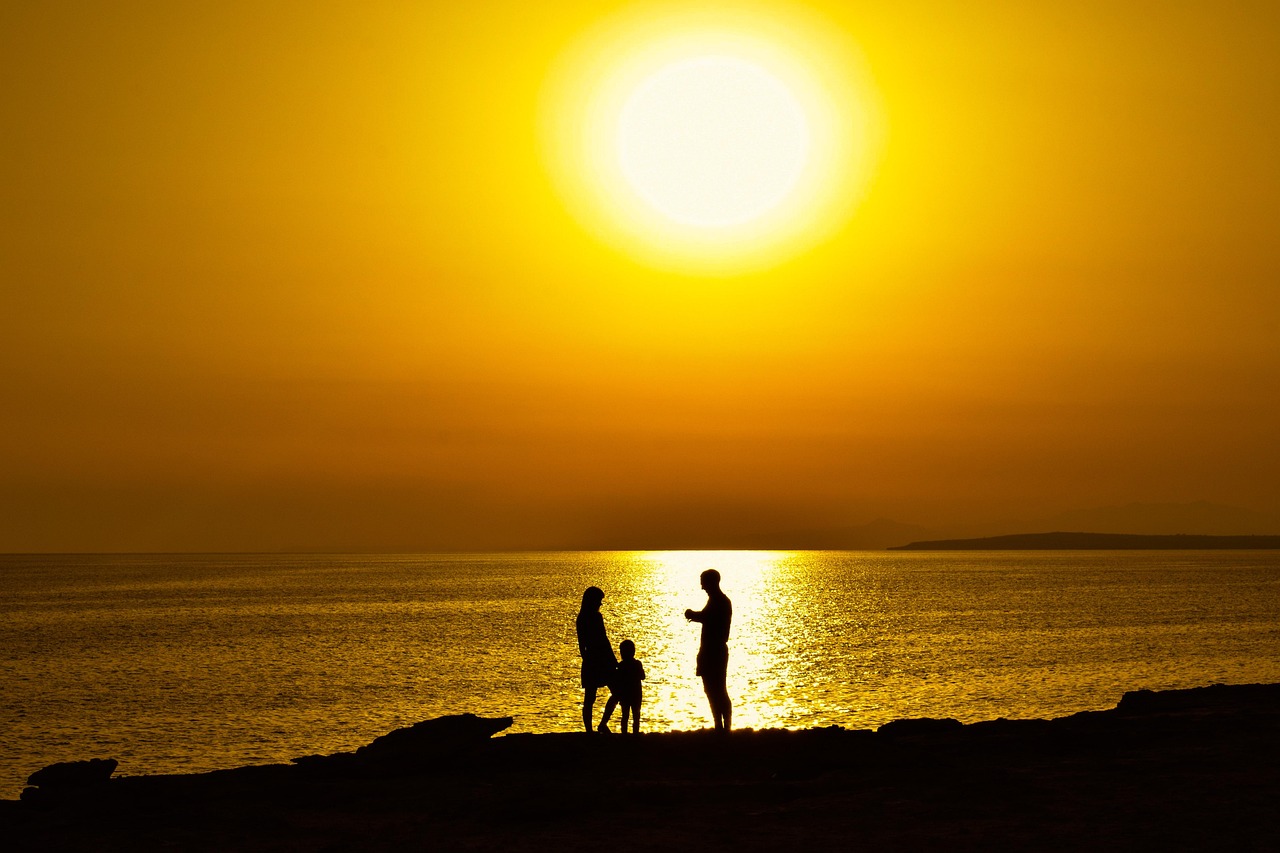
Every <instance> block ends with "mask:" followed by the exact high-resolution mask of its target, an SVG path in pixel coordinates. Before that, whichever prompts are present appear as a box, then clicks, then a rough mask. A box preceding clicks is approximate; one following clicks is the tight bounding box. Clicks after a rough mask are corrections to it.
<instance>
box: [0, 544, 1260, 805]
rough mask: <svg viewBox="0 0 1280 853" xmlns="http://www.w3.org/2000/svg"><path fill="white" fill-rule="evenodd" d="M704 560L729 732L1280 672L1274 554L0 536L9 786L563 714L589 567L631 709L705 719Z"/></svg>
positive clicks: (652, 724)
mask: <svg viewBox="0 0 1280 853" xmlns="http://www.w3.org/2000/svg"><path fill="white" fill-rule="evenodd" d="M707 568H716V569H719V570H720V572H721V574H722V575H723V577H724V584H723V585H724V589H725V591H726V592H727V593H728V594H729V596H730V597H731V598H732V599H733V602H734V609H735V617H734V625H733V636H732V637H731V639H730V649H731V658H730V676H729V686H730V693H731V695H732V697H733V700H734V706H735V707H734V722H735V725H736V726H738V727H755V728H761V727H775V726H776V727H791V728H794V727H802V726H823V725H830V724H839V725H843V726H847V727H853V728H867V727H874V726H878V725H880V724H881V723H884V722H887V721H889V720H892V719H896V718H901V717H913V716H935V717H941V716H953V717H957V718H959V719H961V720H964V721H973V720H981V719H991V718H995V717H1001V716H1004V717H1051V716H1061V715H1064V714H1069V713H1072V712H1075V711H1079V710H1085V709H1097V708H1107V707H1111V706H1113V705H1114V704H1115V703H1116V701H1117V700H1118V699H1119V698H1120V695H1121V694H1122V693H1123V692H1124V691H1126V690H1132V689H1136V688H1142V687H1146V688H1154V689H1161V688H1176V687H1194V686H1199V685H1204V684H1211V683H1214V682H1227V683H1244V682H1255V681H1266V682H1277V681H1280V553H1277V552H1222V551H1217V552H999V553H955V552H953V553H879V552H630V553H597V552H592V553H562V554H542V553H539V554H496V555H426V556H419V555H415V556H383V555H379V556H329V555H324V556H279V555H213V556H209V555H108V556H3V557H0V617H2V618H0V700H2V701H0V732H2V733H3V734H2V735H0V797H5V798H9V797H13V796H16V794H17V793H18V791H19V790H20V788H21V785H22V783H23V780H24V779H25V777H26V776H27V775H28V774H30V773H31V772H32V771H34V770H36V769H39V768H40V767H42V766H44V765H45V764H48V763H50V762H53V761H62V760H70V759H78V758H88V757H115V758H118V759H120V770H119V772H120V773H121V774H140V773H161V772H188V771H199V770H208V769H214V768H219V767H233V766H239V765H242V764H249V763H264V762H279V761H288V759H290V758H291V757H293V756H297V755H305V754H311V753H317V752H334V751H338V750H347V749H352V748H354V747H357V746H360V745H362V744H364V743H367V742H368V741H370V740H372V739H373V738H374V737H376V736H378V735H380V734H383V733H385V732H387V731H389V730H391V729H393V728H396V727H398V726H404V725H409V724H411V723H413V722H416V721H418V720H422V719H426V718H429V717H434V716H437V715H441V714H451V713H462V712H467V711H471V712H474V713H477V714H481V715H485V716H503V715H507V714H511V715H514V716H515V718H516V723H515V726H514V728H513V731H571V730H575V729H576V728H577V727H578V725H579V708H580V705H579V703H580V701H581V691H580V689H579V687H578V655H577V646H576V640H575V636H574V628H573V622H574V616H575V614H576V612H577V608H578V602H579V599H580V596H581V593H582V590H583V589H584V588H585V587H586V586H589V585H592V584H595V585H597V586H600V587H602V588H603V589H604V590H605V592H606V598H605V602H604V607H603V613H604V617H605V624H606V626H607V627H608V630H609V633H610V638H611V639H612V641H613V642H614V644H615V646H616V644H617V643H618V642H619V641H621V640H623V639H627V638H629V639H632V640H634V641H635V643H636V646H637V650H638V652H637V656H638V657H639V658H640V659H641V660H642V661H643V662H644V665H645V669H646V670H647V671H648V675H649V680H648V681H647V682H646V687H645V690H646V693H645V705H644V728H645V729H646V730H649V731H662V730H669V729H691V728H701V727H703V726H704V725H707V716H706V709H705V699H704V698H703V696H702V692H701V687H700V683H699V681H698V680H697V678H696V677H695V676H694V655H695V653H696V651H697V645H698V634H697V631H698V628H697V626H696V625H691V624H688V623H686V622H685V620H684V618H683V616H682V614H683V611H684V609H685V608H686V607H694V608H700V607H701V606H702V604H703V602H704V601H705V595H704V594H703V593H702V592H701V590H699V588H698V574H699V573H700V572H701V571H702V570H704V569H707ZM597 710H599V709H598V708H597Z"/></svg>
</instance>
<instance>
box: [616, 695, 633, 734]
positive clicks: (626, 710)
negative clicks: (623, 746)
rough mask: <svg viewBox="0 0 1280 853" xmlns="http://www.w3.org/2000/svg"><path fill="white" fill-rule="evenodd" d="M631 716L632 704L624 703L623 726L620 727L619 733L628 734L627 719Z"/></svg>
mask: <svg viewBox="0 0 1280 853" xmlns="http://www.w3.org/2000/svg"><path fill="white" fill-rule="evenodd" d="M630 714H631V703H629V702H623V703H622V725H621V726H619V727H618V731H619V732H620V733H622V734H624V735H625V734H626V733H627V717H628V716H629V715H630Z"/></svg>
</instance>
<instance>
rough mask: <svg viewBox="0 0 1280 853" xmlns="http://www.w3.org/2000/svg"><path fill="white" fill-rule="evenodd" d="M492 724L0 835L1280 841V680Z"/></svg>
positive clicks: (826, 843) (44, 813) (556, 843)
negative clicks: (929, 711)
mask: <svg viewBox="0 0 1280 853" xmlns="http://www.w3.org/2000/svg"><path fill="white" fill-rule="evenodd" d="M500 726H501V723H499V724H497V725H496V726H494V727H495V728H496V727H500ZM401 731H402V732H403V731H405V730H401ZM486 735H487V732H482V733H481V735H480V741H479V742H478V743H475V744H473V745H470V746H462V745H459V744H456V743H453V744H443V745H441V744H438V743H437V744H435V745H433V746H430V747H429V748H425V749H424V748H422V747H421V744H419V745H418V746H417V747H415V746H413V745H411V744H410V739H409V737H408V736H405V738H404V739H402V740H399V741H397V740H394V739H393V738H389V739H388V740H387V741H386V742H385V743H383V745H382V746H383V750H382V752H381V753H378V754H377V755H375V756H374V757H377V758H378V760H377V761H370V760H364V758H367V757H368V756H365V755H364V753H363V752H362V754H361V755H362V756H363V757H361V756H353V755H343V756H336V757H317V758H314V759H312V760H309V761H306V762H304V763H302V764H299V765H295V766H290V765H272V766H266V767H248V768H240V769H237V770H227V771H219V772H215V773H205V774H198V775H188V776H138V777H126V778H118V779H112V780H111V781H110V782H107V783H104V784H100V785H98V786H96V787H89V788H83V789H71V790H68V791H66V792H57V796H49V797H46V798H44V799H45V801H44V802H39V799H40V798H33V799H32V800H31V801H28V802H21V803H20V802H17V801H0V830H2V831H3V835H2V836H0V840H2V841H5V842H10V843H13V842H16V846H8V845H6V846H8V849H12V850H19V849H22V850H27V849H30V850H57V849H60V850H136V849H144V850H149V849H173V850H231V849H250V850H334V851H337V850H401V849H432V850H504V851H520V850H587V849H592V850H596V849H601V850H604V849H608V850H664V851H666V850H671V849H692V850H699V851H703V850H735V851H755V850H803V849H808V850H814V849H817V850H826V849H862V850H867V849H873V850H875V849H893V850H898V851H903V850H921V849H947V850H993V849H1036V850H1046V849H1047V850H1053V849H1067V850H1081V849H1089V848H1098V847H1102V848H1107V849H1120V848H1124V849H1175V850H1188V849H1206V850H1207V849H1225V850H1275V849H1280V817H1278V815H1280V806H1278V805H1277V803H1280V769H1278V768H1280V761H1278V759H1280V685H1246V686H1233V687H1222V686H1215V687H1209V688H1200V689H1196V690H1183V691H1169V692H1164V693H1148V692H1139V693H1130V694H1126V696H1125V698H1124V700H1123V701H1122V702H1121V703H1120V705H1119V706H1118V707H1117V708H1116V709H1114V710H1111V711H1100V712H1086V713H1081V714H1076V715H1074V716H1071V717H1066V718H1062V719H1058V720H1050V721H1042V720H1025V721H1004V720H998V721H994V722H987V723H976V724H972V725H968V726H960V725H959V724H958V723H954V722H949V721H904V722H899V723H891V724H889V725H888V726H886V727H884V728H882V729H881V730H880V731H879V732H874V733H873V732H869V731H848V730H844V729H837V728H831V729H815V730H807V731H777V730H771V731H761V732H750V731H743V732H734V733H733V734H732V735H731V736H729V737H727V738H725V737H718V736H716V735H715V734H714V733H712V732H691V733H666V734H648V735H642V736H640V737H638V738H631V737H622V736H619V735H612V736H608V737H606V736H600V735H594V736H588V735H577V734H516V735H508V736H505V737H495V738H493V739H491V740H489V739H485V737H486ZM370 749H372V748H370ZM415 750H416V752H415ZM370 754H371V755H372V753H370ZM395 755H399V758H398V759H395V760H384V759H386V758H388V757H392V758H393V759H394V756H395ZM379 756H381V757H379Z"/></svg>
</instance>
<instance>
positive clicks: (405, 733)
mask: <svg viewBox="0 0 1280 853" xmlns="http://www.w3.org/2000/svg"><path fill="white" fill-rule="evenodd" d="M513 721H514V720H513V718H512V717H497V718H489V717H477V716H476V715H475V714H454V715H453V716H448V717H437V718H436V719H434V720H423V721H422V722H420V723H415V724H413V725H412V726H406V727H405V728H402V729H396V730H395V731H392V732H388V733H387V734H385V735H382V736H381V737H378V738H375V739H374V740H373V742H371V743H369V744H367V745H365V746H362V747H360V748H359V749H357V750H356V751H355V752H339V753H335V754H333V755H305V756H302V757H300V758H295V759H293V763H294V764H298V765H301V766H303V767H306V768H310V769H312V770H328V771H343V770H349V771H361V772H376V773H425V772H430V771H431V770H433V769H436V768H440V767H444V766H450V765H452V764H453V763H455V762H456V761H457V760H459V759H461V758H463V757H465V756H467V755H469V754H470V753H472V752H473V751H474V750H476V749H477V748H478V747H480V746H481V745H482V744H484V743H486V742H488V740H489V739H490V738H491V737H493V736H494V735H495V734H497V733H498V732H500V731H503V730H505V729H508V728H510V727H511V724H512V722H513Z"/></svg>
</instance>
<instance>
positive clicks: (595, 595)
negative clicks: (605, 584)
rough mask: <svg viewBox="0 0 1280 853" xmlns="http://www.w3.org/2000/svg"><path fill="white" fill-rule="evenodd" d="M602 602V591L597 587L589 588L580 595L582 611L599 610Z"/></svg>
mask: <svg viewBox="0 0 1280 853" xmlns="http://www.w3.org/2000/svg"><path fill="white" fill-rule="evenodd" d="M602 601H604V590H603V589H601V588H600V587H598V586H589V587H587V588H586V590H585V591H584V592H583V593H582V609H583V610H599V609H600V602H602Z"/></svg>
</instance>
